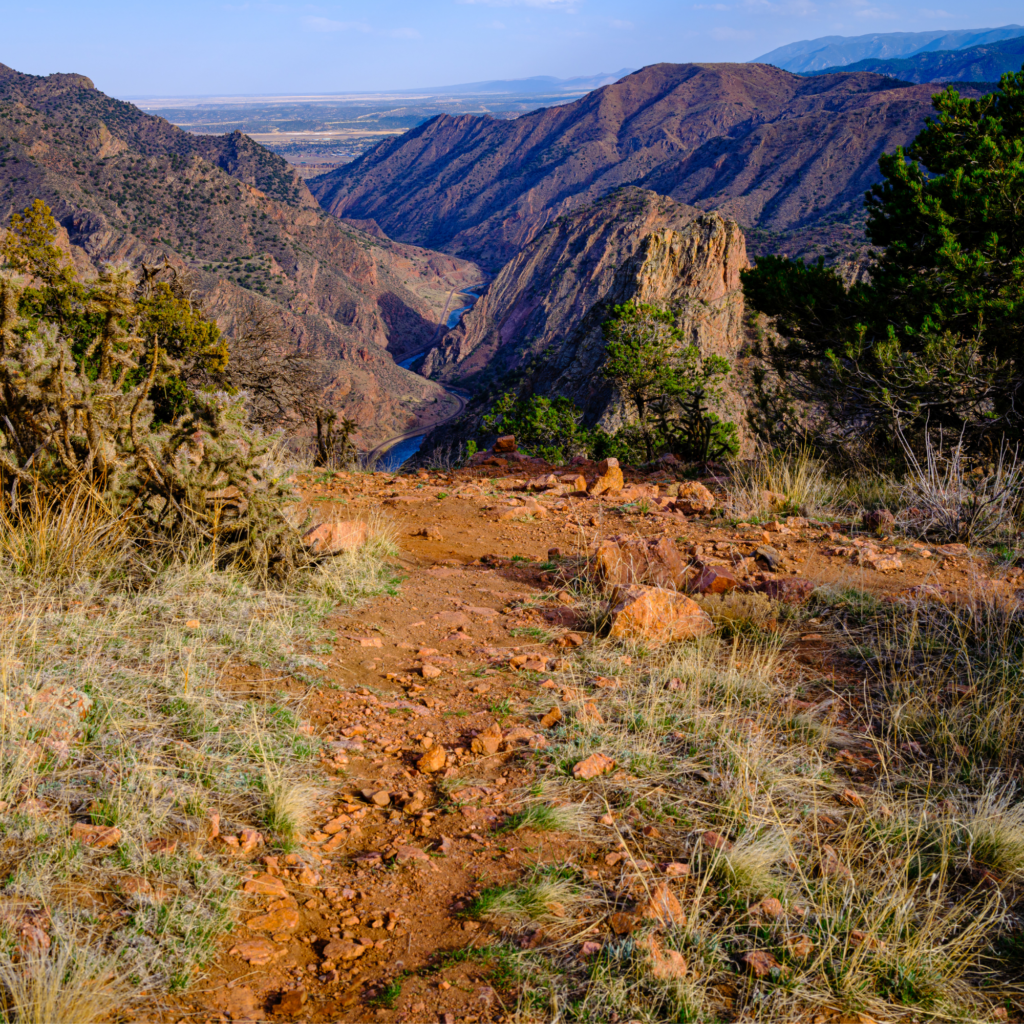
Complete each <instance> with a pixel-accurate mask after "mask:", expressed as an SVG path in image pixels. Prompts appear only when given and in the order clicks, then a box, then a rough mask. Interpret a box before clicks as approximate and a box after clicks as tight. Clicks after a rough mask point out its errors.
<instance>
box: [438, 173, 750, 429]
mask: <svg viewBox="0 0 1024 1024" xmlns="http://www.w3.org/2000/svg"><path fill="white" fill-rule="evenodd" d="M746 266H747V255H746V246H745V242H744V238H743V234H742V232H741V231H740V229H739V227H738V226H737V224H736V223H735V222H733V221H729V220H725V219H724V218H723V217H721V216H719V215H718V214H716V213H704V212H702V211H701V210H699V209H696V208H695V207H692V206H684V205H682V204H681V203H676V202H675V201H673V200H672V199H668V198H667V197H665V196H660V195H657V194H655V193H654V192H650V191H647V190H645V189H639V188H633V187H629V188H623V189H618V190H616V191H615V192H613V193H612V194H611V195H609V196H607V197H605V198H604V199H601V200H598V201H597V202H595V203H594V204H592V205H591V206H587V207H585V208H583V209H581V210H577V211H575V212H574V213H572V214H570V215H568V216H566V217H562V218H560V219H559V220H558V221H556V222H555V223H554V224H553V225H551V227H549V228H548V229H547V230H546V231H544V232H543V233H542V234H541V235H540V236H539V237H538V238H536V239H535V240H534V241H533V242H531V243H530V244H529V245H527V246H526V247H525V248H524V249H523V251H522V252H520V253H519V254H518V255H517V256H516V257H514V258H513V259H512V260H510V261H509V263H507V264H506V265H505V267H503V268H502V270H501V272H500V273H499V274H498V275H497V277H496V278H495V279H494V281H493V282H491V284H490V286H489V287H488V289H487V291H486V292H485V293H484V295H483V296H482V297H481V299H480V300H479V301H478V302H477V304H476V305H475V306H474V307H473V309H472V310H470V311H469V312H468V313H467V314H466V316H465V317H464V318H463V320H462V322H461V323H460V324H459V325H458V326H457V327H456V328H455V329H454V330H452V331H449V332H448V333H447V334H445V335H444V337H443V338H442V339H441V342H440V344H439V345H438V346H437V347H436V348H434V349H432V350H431V352H430V354H429V355H428V356H427V359H426V361H425V364H424V367H423V372H424V374H426V375H429V376H433V377H435V378H440V379H443V380H447V381H460V382H462V383H463V384H468V385H470V386H473V387H474V388H476V389H482V388H483V386H484V385H485V384H487V383H490V382H492V381H500V380H501V379H502V378H508V379H510V380H511V379H512V376H515V378H516V380H517V381H519V380H520V378H525V381H524V382H521V386H523V387H525V389H526V390H527V391H528V392H534V393H537V394H542V395H550V396H555V395H566V396H568V397H570V398H571V399H573V401H575V402H576V403H577V405H579V406H580V407H581V408H583V409H584V410H585V413H586V419H587V421H588V422H590V423H596V422H600V423H602V425H603V426H605V427H606V428H608V429H614V428H615V427H617V426H618V425H619V424H620V423H621V422H622V417H623V411H622V408H621V406H620V403H619V402H618V400H617V399H616V397H615V395H614V393H613V390H612V389H611V387H610V386H609V385H608V383H607V382H606V381H605V380H604V379H603V378H602V377H601V375H600V372H599V370H600V367H601V364H602V362H603V361H604V340H603V336H602V332H601V324H602V323H603V322H604V321H605V320H606V319H607V318H608V313H609V310H610V308H611V307H612V306H613V305H615V304H617V303H623V302H628V301H630V300H633V299H638V300H639V301H641V302H649V303H652V304H654V305H658V306H663V307H668V308H674V309H678V310H680V311H681V312H682V314H683V322H684V324H685V326H686V329H687V330H688V332H689V335H690V337H691V338H692V339H693V341H694V342H695V343H697V344H698V345H699V346H700V348H701V350H702V351H703V352H705V353H711V352H715V353H718V354H720V355H725V356H727V357H730V358H734V357H735V356H736V354H737V352H738V350H739V348H740V345H741V343H742V340H743V296H742V292H741V290H740V279H739V274H740V270H741V269H743V268H744V267H746ZM481 408H482V406H480V404H479V403H478V405H477V406H472V405H471V406H470V409H469V411H468V413H467V419H466V420H465V421H464V422H463V424H462V425H461V426H457V427H454V428H452V429H453V430H454V431H455V432H460V431H464V429H465V426H466V425H467V424H472V425H473V426H475V425H476V422H477V420H478V418H479V415H480V411H481ZM425 447H426V448H428V449H429V447H430V446H429V444H427V445H425Z"/></svg>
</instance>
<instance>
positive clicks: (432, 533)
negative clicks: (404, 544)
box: [413, 526, 444, 541]
mask: <svg viewBox="0 0 1024 1024" xmlns="http://www.w3.org/2000/svg"><path fill="white" fill-rule="evenodd" d="M413 536H414V537H425V538H426V539H427V540H436V541H442V540H444V534H443V533H442V532H441V531H440V530H439V529H438V528H437V527H436V526H424V527H423V529H422V530H417V531H416V532H415V533H414V534H413Z"/></svg>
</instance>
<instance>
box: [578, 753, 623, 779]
mask: <svg viewBox="0 0 1024 1024" xmlns="http://www.w3.org/2000/svg"><path fill="white" fill-rule="evenodd" d="M614 767H615V762H614V761H613V760H612V759H611V758H610V757H608V756H607V755H605V754H591V755H590V757H586V758H584V759H583V760H582V761H577V762H576V764H574V765H573V768H572V774H573V778H576V779H595V778H597V776H598V775H603V774H604V773H605V772H610V771H611V770H612V769H613V768H614Z"/></svg>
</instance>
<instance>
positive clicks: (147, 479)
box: [0, 265, 308, 576]
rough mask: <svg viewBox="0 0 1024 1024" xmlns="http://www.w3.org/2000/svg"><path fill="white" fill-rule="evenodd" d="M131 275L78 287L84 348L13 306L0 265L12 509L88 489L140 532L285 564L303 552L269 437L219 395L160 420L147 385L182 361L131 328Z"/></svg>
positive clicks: (124, 272) (239, 558)
mask: <svg viewBox="0 0 1024 1024" xmlns="http://www.w3.org/2000/svg"><path fill="white" fill-rule="evenodd" d="M136 287H137V282H136V279H135V276H134V274H133V273H132V272H131V270H130V269H129V268H127V267H126V266H123V265H113V266H109V267H107V268H105V269H104V271H103V273H102V274H101V277H100V280H99V282H98V283H97V284H96V286H94V287H91V288H90V289H89V290H88V292H87V293H83V298H84V301H83V303H82V305H83V308H84V309H85V311H86V312H87V313H88V314H89V315H91V316H93V318H94V320H95V322H96V323H98V325H99V326H98V329H97V331H96V335H95V338H94V340H93V341H92V342H91V343H90V344H89V345H88V346H87V347H86V349H85V351H84V354H82V355H80V357H79V358H78V359H76V358H75V355H74V353H73V351H72V346H71V344H70V343H69V341H68V339H67V338H65V337H63V336H62V334H61V332H60V330H59V328H58V327H57V325H56V324H54V323H49V322H45V321H40V322H37V323H35V324H29V323H27V322H26V321H24V320H23V319H22V317H21V315H19V305H20V301H21V299H22V296H23V294H24V292H25V288H26V286H25V285H24V284H21V283H19V282H18V281H17V280H15V279H14V278H11V277H0V486H2V487H3V490H4V492H5V495H6V497H7V500H8V501H9V503H10V506H11V510H12V513H13V514H17V513H18V511H19V509H22V508H25V507H31V506H33V505H36V506H38V504H39V503H40V502H45V501H53V500H59V498H60V495H61V494H62V493H63V492H65V491H66V490H67V489H68V488H69V487H84V488H85V489H87V491H88V492H89V493H90V494H91V495H92V496H93V498H94V499H95V500H97V501H100V502H102V503H103V504H104V506H105V507H106V508H107V509H108V511H109V513H110V514H111V516H112V517H117V518H118V519H120V520H121V521H122V523H124V524H125V525H126V527H127V528H128V529H129V530H131V531H133V532H134V535H135V536H136V537H137V538H138V542H139V543H145V544H147V545H149V546H152V547H156V548H161V547H163V548H166V549H168V550H169V549H172V548H173V549H179V550H180V549H181V548H182V547H183V546H185V547H192V546H194V545H196V544H201V545H203V546H204V547H209V548H210V549H212V551H213V552H214V557H215V558H216V560H217V562H218V563H219V564H221V565H224V564H227V563H232V564H240V565H242V566H244V567H247V568H250V569H253V570H255V571H258V572H261V573H263V574H267V575H270V576H281V575H286V574H287V573H288V572H289V571H291V570H292V569H294V568H295V567H297V566H299V565H301V564H303V563H304V562H306V561H307V560H308V556H307V555H306V554H305V549H304V547H303V545H302V543H301V539H300V534H299V531H298V529H297V528H296V527H295V526H293V525H291V524H290V522H289V519H288V516H287V514H286V513H287V510H288V506H289V503H290V502H291V501H292V500H293V493H292V490H291V488H290V487H289V486H288V484H287V483H286V482H284V481H282V480H280V479H278V478H276V477H275V475H274V473H273V459H272V457H271V449H272V446H273V439H272V438H267V437H264V436H262V435H259V434H258V433H254V432H253V431H252V430H250V429H247V427H246V418H245V410H244V405H243V399H241V398H238V397H232V396H229V395H226V394H223V393H218V394H212V395H196V396H193V401H192V402H191V407H190V409H189V410H188V411H187V412H186V413H185V414H184V415H182V416H180V417H179V418H178V419H177V420H176V421H175V422H173V423H171V424H169V425H164V426H155V425H154V421H153V406H152V403H151V402H150V399H149V396H150V393H151V392H152V391H153V389H154V387H155V386H157V385H160V384H163V383H164V382H166V381H167V380H169V379H170V378H172V377H173V376H175V375H177V373H178V367H177V366H176V364H175V363H174V361H173V360H172V359H170V358H169V357H168V356H167V355H166V353H165V352H163V351H162V349H161V347H160V344H159V340H157V341H156V342H155V343H153V341H152V339H150V340H149V341H147V340H146V339H143V338H140V337H138V336H136V335H135V334H134V333H133V332H132V329H131V324H132V322H133V314H134V310H135V299H134V295H135V291H136Z"/></svg>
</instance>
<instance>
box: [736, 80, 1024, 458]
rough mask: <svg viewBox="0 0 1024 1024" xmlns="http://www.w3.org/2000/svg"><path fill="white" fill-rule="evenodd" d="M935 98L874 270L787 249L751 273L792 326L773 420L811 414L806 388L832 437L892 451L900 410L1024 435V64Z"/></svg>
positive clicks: (767, 406)
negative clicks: (985, 87) (992, 87)
mask: <svg viewBox="0 0 1024 1024" xmlns="http://www.w3.org/2000/svg"><path fill="white" fill-rule="evenodd" d="M933 104H934V106H935V109H936V111H937V114H938V116H937V117H936V118H935V119H930V120H929V122H928V125H927V127H926V128H925V129H924V130H923V131H922V132H921V133H920V134H919V135H918V136H917V138H916V139H915V140H914V142H913V143H912V144H911V145H910V147H909V148H908V149H907V150H906V151H905V152H904V150H903V149H902V148H901V149H897V151H896V152H895V153H892V154H887V155H885V156H883V157H882V158H881V160H880V161H879V164H880V167H881V171H882V175H883V177H884V179H885V180H884V181H883V182H882V183H881V184H879V185H876V186H874V187H873V188H872V189H871V190H870V191H869V192H868V194H867V197H866V205H867V209H868V226H867V234H868V238H869V240H870V241H871V242H872V243H873V244H874V245H876V246H878V247H880V252H879V254H878V255H877V257H876V258H875V260H874V262H873V265H872V266H871V270H870V280H869V281H868V282H866V283H859V284H854V285H853V286H852V287H850V288H849V289H847V288H846V287H845V285H844V283H843V282H842V280H841V279H840V278H839V276H838V274H837V273H836V272H835V271H834V270H832V269H831V268H826V267H825V266H824V263H823V261H820V260H819V261H818V262H817V263H815V264H807V263H804V262H802V261H798V260H788V259H785V258H782V257H771V256H769V257H765V258H762V259H761V260H759V261H758V264H757V267H756V268H755V269H753V270H749V271H746V272H744V274H743V287H744V293H745V295H746V299H747V301H748V302H749V303H750V304H751V306H753V308H754V309H756V310H758V311H760V312H761V313H764V314H766V315H767V316H768V317H770V318H772V320H773V323H774V327H775V330H776V332H777V334H778V337H777V338H776V339H768V340H766V341H764V342H763V343H762V348H761V352H760V354H761V355H762V356H764V358H765V361H766V364H767V366H768V367H770V369H771V370H772V371H774V375H769V374H766V373H765V374H762V375H761V377H760V380H759V385H760V395H759V398H760V403H761V404H760V412H761V413H762V414H766V419H763V420H762V422H761V423H760V424H759V425H760V426H761V428H762V429H764V430H766V431H767V430H770V429H771V428H772V426H777V425H778V424H779V422H780V421H786V420H788V421H789V426H790V427H793V426H795V421H794V419H793V408H794V407H793V402H794V401H795V402H798V403H806V405H805V406H804V407H805V408H807V407H808V406H813V407H814V408H816V409H818V410H819V411H822V412H824V414H825V415H824V417H823V419H822V420H821V430H820V434H819V436H820V438H821V439H822V440H831V441H833V442H836V443H843V442H846V441H849V440H851V439H852V438H854V437H860V438H862V439H865V440H866V441H867V442H868V443H869V444H871V445H872V446H873V447H875V448H876V449H878V448H885V447H886V444H887V439H888V438H889V437H891V429H890V428H891V426H892V423H893V421H894V419H895V420H896V421H897V422H899V423H900V424H901V425H902V427H903V429H904V430H906V431H908V432H909V431H911V430H913V431H914V432H916V433H918V434H920V432H921V431H922V430H923V429H924V427H925V425H926V424H927V425H929V426H930V427H942V428H948V429H951V430H953V431H954V432H957V433H959V432H960V431H964V432H965V434H966V435H967V437H968V438H969V439H970V441H971V442H972V443H974V444H977V443H979V442H980V441H981V440H982V439H983V438H984V437H985V436H986V435H991V436H996V437H998V436H1001V435H1002V436H1007V437H1010V438H1013V439H1020V438H1022V436H1024V377H1022V373H1024V70H1022V71H1021V72H1018V73H1014V74H1008V75H1004V76H1003V78H1002V80H1001V81H1000V83H999V87H998V89H997V90H996V91H994V92H992V93H990V94H988V95H986V96H983V97H981V98H979V99H965V98H963V97H961V96H960V95H959V93H957V92H956V90H954V89H953V88H947V89H946V90H945V91H944V92H941V93H939V94H938V95H937V96H935V97H934V99H933ZM771 376H774V379H775V383H774V384H772V383H771V382H770V377H771ZM773 420H774V423H773V422H771V421H773Z"/></svg>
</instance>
